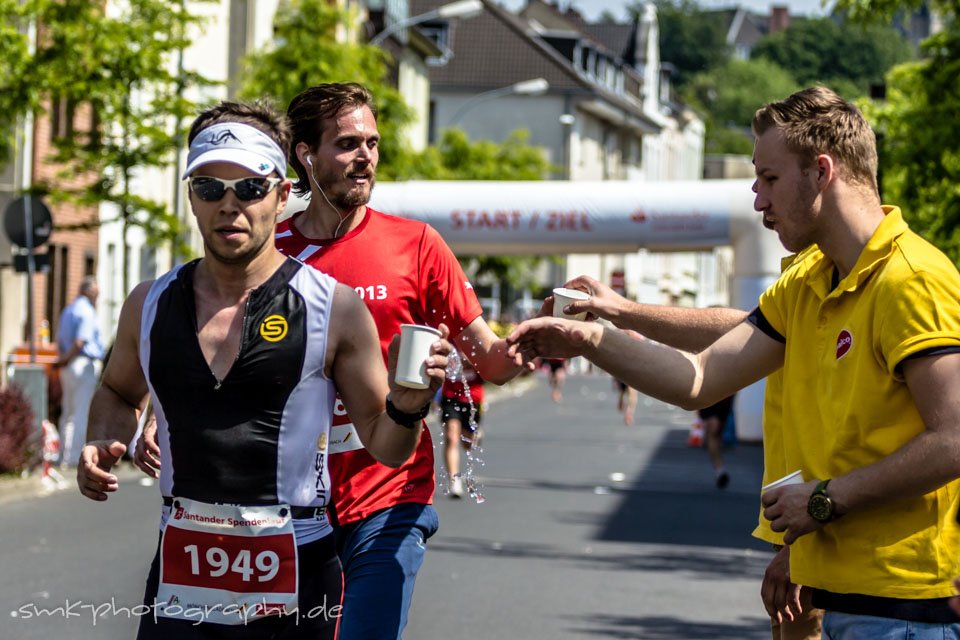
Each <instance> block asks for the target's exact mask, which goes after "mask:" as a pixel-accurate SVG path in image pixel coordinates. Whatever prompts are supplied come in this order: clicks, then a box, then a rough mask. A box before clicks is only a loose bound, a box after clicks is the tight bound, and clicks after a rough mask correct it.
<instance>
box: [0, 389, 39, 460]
mask: <svg viewBox="0 0 960 640" xmlns="http://www.w3.org/2000/svg"><path fill="white" fill-rule="evenodd" d="M32 431H33V409H32V408H31V406H30V401H29V400H28V399H27V396H26V394H24V392H23V390H21V389H20V387H17V386H14V385H10V386H8V387H7V388H6V389H0V472H3V473H8V472H18V471H20V470H21V469H23V468H24V467H25V466H26V464H27V457H28V453H29V451H28V449H29V441H30V434H31V432H32Z"/></svg>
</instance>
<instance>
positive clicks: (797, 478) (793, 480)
mask: <svg viewBox="0 0 960 640" xmlns="http://www.w3.org/2000/svg"><path fill="white" fill-rule="evenodd" d="M788 484H803V472H801V471H799V470H797V471H794V472H793V473H791V474H789V475H785V476H783V477H782V478H780V479H779V480H774V481H773V482H771V483H770V484H768V485H766V486H764V487H763V488H761V489H760V493H763V492H764V491H769V490H770V489H779V488H780V487H785V486H787V485H788Z"/></svg>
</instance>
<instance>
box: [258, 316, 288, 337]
mask: <svg viewBox="0 0 960 640" xmlns="http://www.w3.org/2000/svg"><path fill="white" fill-rule="evenodd" d="M286 335H287V319H286V318H284V317H283V316H277V315H273V316H268V317H267V319H266V320H264V321H263V322H262V323H261V324H260V337H261V338H263V339H264V340H266V341H267V342H280V341H281V340H283V338H284V337H285V336H286Z"/></svg>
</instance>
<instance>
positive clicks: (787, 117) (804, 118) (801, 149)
mask: <svg viewBox="0 0 960 640" xmlns="http://www.w3.org/2000/svg"><path fill="white" fill-rule="evenodd" d="M752 128H753V133H754V135H756V136H757V137H759V136H761V135H763V134H764V133H766V132H767V131H768V130H770V129H772V128H775V129H778V130H779V131H780V132H782V133H783V139H784V141H785V142H786V144H787V148H788V149H789V150H790V151H791V152H793V153H795V154H797V155H799V156H800V158H801V162H802V163H803V165H802V166H804V167H807V166H809V165H811V164H813V163H814V161H815V160H816V157H817V156H818V155H820V154H827V155H829V156H832V157H833V158H834V159H835V160H837V161H838V163H839V165H840V167H839V169H840V174H841V175H842V176H843V177H844V178H845V179H846V180H848V181H850V182H852V183H856V184H862V185H865V186H868V187H870V188H872V189H873V191H874V192H877V191H878V189H877V137H876V135H875V134H874V133H873V130H872V129H871V128H870V125H869V124H868V123H867V121H866V119H865V118H864V117H863V114H862V113H860V110H859V109H857V107H856V106H854V105H853V104H851V103H849V102H847V101H846V100H844V99H843V98H841V97H840V96H838V95H837V94H836V93H834V92H833V91H831V90H830V89H827V88H826V87H821V86H816V87H810V88H808V89H804V90H802V91H798V92H797V93H794V94H793V95H791V96H790V97H789V98H786V99H785V100H780V101H778V102H771V103H769V104H766V105H764V106H763V107H760V108H759V109H757V112H756V113H755V114H754V116H753V123H752Z"/></svg>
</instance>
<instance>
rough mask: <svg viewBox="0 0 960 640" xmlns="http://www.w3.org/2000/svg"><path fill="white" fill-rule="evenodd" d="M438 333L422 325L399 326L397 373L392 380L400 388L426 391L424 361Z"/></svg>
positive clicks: (427, 382)
mask: <svg viewBox="0 0 960 640" xmlns="http://www.w3.org/2000/svg"><path fill="white" fill-rule="evenodd" d="M439 337H440V332H439V331H437V330H436V329H434V328H433V327H428V326H426V325H422V324H402V325H400V355H399V356H398V357H397V373H396V376H395V377H394V379H395V380H396V381H397V384H399V385H400V386H402V387H409V388H411V389H426V388H427V387H429V386H430V377H429V376H427V367H426V366H425V365H424V362H423V361H424V360H426V359H427V358H428V357H430V345H432V344H433V343H434V342H436V341H437V338H439Z"/></svg>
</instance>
